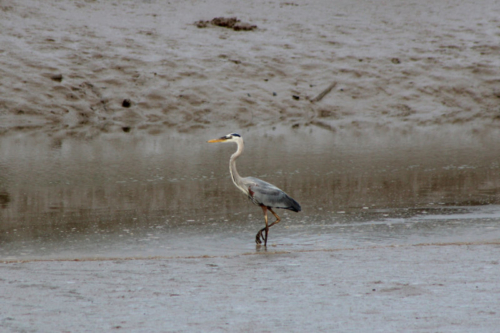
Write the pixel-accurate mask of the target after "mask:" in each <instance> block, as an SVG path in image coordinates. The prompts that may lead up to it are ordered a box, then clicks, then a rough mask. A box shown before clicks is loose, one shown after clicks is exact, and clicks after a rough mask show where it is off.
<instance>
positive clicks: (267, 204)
mask: <svg viewBox="0 0 500 333" xmlns="http://www.w3.org/2000/svg"><path fill="white" fill-rule="evenodd" d="M208 142H209V143H213V142H235V143H236V144H237V147H238V148H237V150H236V152H235V153H234V154H233V155H231V158H230V159H229V172H230V173H231V179H232V180H233V183H234V185H236V187H237V188H238V189H239V190H240V191H242V192H243V193H244V194H245V195H246V196H247V197H248V198H249V199H250V200H251V201H252V202H253V203H254V204H256V205H257V206H260V207H261V208H262V211H263V213H264V220H265V223H266V226H265V227H264V228H262V229H261V230H259V232H258V233H257V235H256V236H255V242H256V243H257V244H262V241H264V246H267V235H268V233H269V228H270V227H272V226H273V225H275V224H277V223H279V222H280V220H281V219H280V217H279V216H278V215H277V214H276V213H275V212H274V211H273V208H281V209H288V210H292V211H294V212H300V211H301V208H300V205H299V203H298V202H297V201H295V200H294V199H293V198H292V197H290V196H289V195H288V194H286V193H285V192H284V191H282V190H280V189H279V188H277V187H276V186H274V185H273V184H270V183H268V182H265V181H263V180H261V179H258V178H255V177H241V176H240V175H239V173H238V171H237V170H236V159H237V158H238V157H239V156H240V155H241V154H242V153H243V147H244V144H243V138H242V137H241V135H239V134H236V133H232V134H228V135H226V136H223V137H221V138H219V139H214V140H209V141H208ZM268 210H269V211H270V212H271V213H272V214H273V215H274V217H276V221H274V222H273V223H271V224H269V223H268V220H267V211H268Z"/></svg>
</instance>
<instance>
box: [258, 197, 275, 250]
mask: <svg viewBox="0 0 500 333" xmlns="http://www.w3.org/2000/svg"><path fill="white" fill-rule="evenodd" d="M260 208H262V212H263V213H264V221H265V222H266V226H265V227H264V228H262V229H260V230H259V232H258V233H257V235H255V242H256V243H257V244H262V241H261V238H262V240H263V241H264V246H267V234H268V232H269V226H268V224H267V207H266V206H260ZM273 214H274V213H273ZM264 231H265V232H266V233H265V237H264V235H262V232H264Z"/></svg>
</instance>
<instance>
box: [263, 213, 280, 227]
mask: <svg viewBox="0 0 500 333" xmlns="http://www.w3.org/2000/svg"><path fill="white" fill-rule="evenodd" d="M269 211H270V212H271V213H273V215H274V217H275V218H276V221H274V222H273V223H271V224H270V225H269V228H271V227H272V226H273V225H275V224H278V223H280V221H281V218H280V217H279V216H278V214H276V213H275V212H274V211H273V210H272V209H271V208H269ZM266 225H267V223H266Z"/></svg>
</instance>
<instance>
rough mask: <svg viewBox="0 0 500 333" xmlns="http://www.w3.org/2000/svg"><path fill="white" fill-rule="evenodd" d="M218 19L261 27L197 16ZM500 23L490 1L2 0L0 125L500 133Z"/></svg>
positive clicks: (4, 128) (2, 128)
mask: <svg viewBox="0 0 500 333" xmlns="http://www.w3.org/2000/svg"><path fill="white" fill-rule="evenodd" d="M220 16H223V17H238V19H240V20H241V21H242V22H247V23H249V24H252V25H256V26H257V29H255V30H252V31H234V30H232V29H227V28H223V27H214V26H208V27H206V28H198V27H197V26H196V25H195V22H197V21H199V20H211V19H212V18H214V17H220ZM464 16H466V17H467V19H466V20H464V19H463V18H464ZM499 17H500V5H498V2H497V1H494V0H485V1H481V5H478V4H477V3H476V2H473V1H460V2H436V1H419V2H418V3H411V4H406V3H404V4H402V3H400V2H399V1H385V2H384V3H383V4H381V3H379V2H372V1H362V0H361V1H355V2H352V1H334V2H331V1H314V2H312V3H311V2H306V1H296V2H274V3H273V2H268V1H254V2H252V4H247V5H245V6H241V4H240V3H239V2H238V1H230V0H222V1H217V2H216V3H213V2H212V1H211V2H204V1H175V2H168V3H165V2H163V1H120V2H119V3H113V2H107V1H76V2H75V1H44V2H42V3H40V2H39V1H32V0H23V1H9V0H6V1H2V2H1V4H0V29H1V31H2V34H1V36H0V55H1V57H0V75H1V77H2V80H1V82H0V94H1V100H0V132H3V133H5V132H9V131H15V130H26V129H37V130H39V131H43V132H48V133H51V134H56V133H57V134H59V135H61V136H63V137H64V136H65V135H70V134H78V135H84V136H89V135H93V134H95V133H99V132H113V131H130V130H145V131H148V132H149V133H160V132H164V131H171V130H173V129H175V130H178V131H189V130H191V129H194V128H204V129H211V128H216V127H219V126H220V125H221V124H225V125H227V124H231V125H232V126H233V127H235V128H242V127H251V126H255V125H259V124H262V123H266V124H277V123H280V124H288V125H289V126H301V125H305V124H313V125H315V126H320V127H323V128H328V129H330V130H336V129H341V128H361V129H363V128H369V127H381V128H398V129H400V130H404V129H408V128H412V127H414V126H432V125H442V124H464V123H471V124H472V126H473V127H474V128H475V129H476V130H480V129H482V128H484V127H494V128H497V127H498V124H499V119H500V118H499V113H498V103H499V100H500V99H499V97H500V89H499V83H500V75H499V72H498V68H499V67H500V58H499V57H498V53H499V46H498V45H499V44H500V36H499V34H500V33H499V28H498V27H499V25H500V19H499ZM333 82H336V86H335V87H334V88H333V90H332V91H331V92H330V93H329V94H327V95H326V96H325V97H324V98H323V99H322V100H321V101H319V102H316V103H311V101H310V100H311V99H313V98H314V97H315V96H317V95H318V94H320V93H321V92H322V91H323V90H324V89H326V88H327V87H328V86H330V85H331V84H332V83H333ZM294 96H295V97H294Z"/></svg>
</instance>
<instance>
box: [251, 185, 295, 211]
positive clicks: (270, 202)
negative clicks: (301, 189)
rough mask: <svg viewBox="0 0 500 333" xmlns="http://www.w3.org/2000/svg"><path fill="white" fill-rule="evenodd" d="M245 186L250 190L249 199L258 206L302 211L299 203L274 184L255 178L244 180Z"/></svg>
mask: <svg viewBox="0 0 500 333" xmlns="http://www.w3.org/2000/svg"><path fill="white" fill-rule="evenodd" d="M244 184H245V186H246V187H247V188H248V196H249V198H250V199H251V200H252V201H253V202H254V203H255V204H257V205H262V206H266V207H271V208H283V209H289V210H293V211H295V212H300V211H301V208H300V205H299V203H298V202H297V201H295V200H294V199H293V198H291V197H290V196H289V195H288V194H286V193H285V192H284V191H283V190H281V189H279V188H277V187H276V186H274V185H273V184H270V183H268V182H265V181H263V180H261V179H258V178H254V177H246V178H244Z"/></svg>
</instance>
